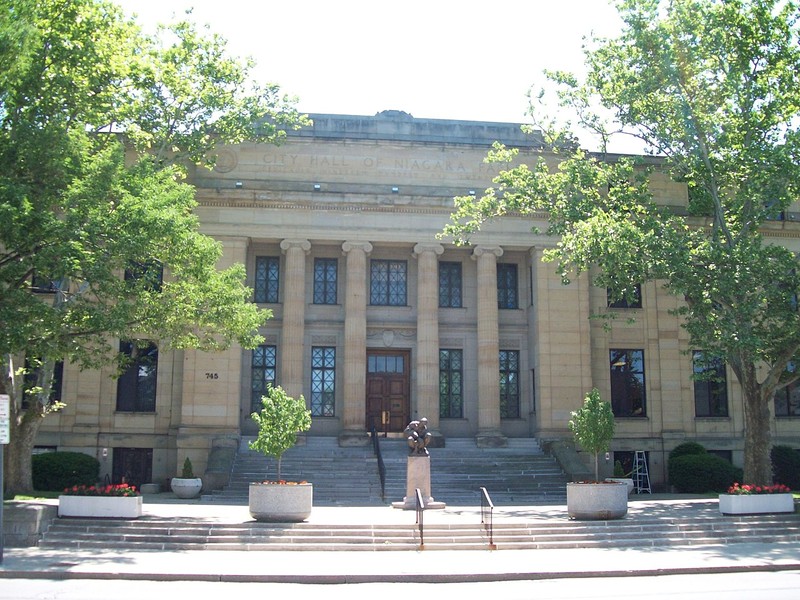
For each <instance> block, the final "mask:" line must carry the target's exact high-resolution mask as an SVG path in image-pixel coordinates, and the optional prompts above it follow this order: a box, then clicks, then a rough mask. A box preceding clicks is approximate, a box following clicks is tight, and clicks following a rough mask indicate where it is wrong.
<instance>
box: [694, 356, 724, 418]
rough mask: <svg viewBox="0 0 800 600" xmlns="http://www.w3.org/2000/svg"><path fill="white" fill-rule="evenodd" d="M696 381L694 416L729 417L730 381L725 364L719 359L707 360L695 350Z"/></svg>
mask: <svg viewBox="0 0 800 600" xmlns="http://www.w3.org/2000/svg"><path fill="white" fill-rule="evenodd" d="M692 363H693V364H692V367H693V370H694V374H695V376H696V379H695V380H694V415H695V416H696V417H727V416H728V379H727V376H726V372H725V363H724V362H722V360H720V359H719V358H715V359H707V358H705V357H704V356H703V353H702V352H700V351H698V350H695V351H694V353H693V354H692Z"/></svg>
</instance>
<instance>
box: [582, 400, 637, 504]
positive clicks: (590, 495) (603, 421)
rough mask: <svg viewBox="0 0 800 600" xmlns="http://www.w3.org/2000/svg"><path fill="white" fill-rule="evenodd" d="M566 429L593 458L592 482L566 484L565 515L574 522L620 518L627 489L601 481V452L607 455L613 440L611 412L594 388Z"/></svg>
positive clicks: (625, 501)
mask: <svg viewBox="0 0 800 600" xmlns="http://www.w3.org/2000/svg"><path fill="white" fill-rule="evenodd" d="M570 416H571V417H572V418H571V419H570V421H569V430H570V431H571V432H572V435H573V436H575V441H576V442H577V443H578V444H579V445H580V446H581V448H583V449H584V450H585V451H586V452H589V453H591V454H593V455H594V478H595V481H593V482H577V483H568V484H567V512H568V514H569V516H570V517H571V518H573V519H619V518H622V517H624V516H625V515H626V514H627V513H628V486H627V485H626V484H624V483H619V482H616V481H606V482H603V481H600V453H601V452H608V449H609V447H610V445H611V440H612V438H613V437H614V413H613V412H612V410H611V405H610V404H609V403H608V402H603V401H602V400H601V399H600V392H599V391H598V390H597V389H596V388H595V389H592V391H591V392H589V393H588V394H587V395H586V398H585V399H584V403H583V406H582V407H581V408H580V410H577V411H573V412H572V413H571V415H570Z"/></svg>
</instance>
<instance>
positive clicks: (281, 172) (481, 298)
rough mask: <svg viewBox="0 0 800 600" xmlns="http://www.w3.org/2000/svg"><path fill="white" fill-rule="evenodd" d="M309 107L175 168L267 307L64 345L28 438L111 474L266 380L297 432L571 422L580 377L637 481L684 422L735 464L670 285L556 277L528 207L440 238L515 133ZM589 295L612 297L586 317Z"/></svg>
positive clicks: (185, 435)
mask: <svg viewBox="0 0 800 600" xmlns="http://www.w3.org/2000/svg"><path fill="white" fill-rule="evenodd" d="M311 117H312V119H313V121H314V124H313V126H311V127H307V128H304V129H302V130H300V131H297V132H291V133H289V135H288V138H287V140H286V142H285V143H283V144H282V145H280V146H271V145H256V144H241V145H238V146H233V147H225V148H223V149H222V151H221V152H220V155H219V159H218V161H217V164H216V167H215V168H214V169H213V170H212V171H207V170H201V169H198V170H196V171H194V172H192V173H191V174H190V181H191V183H192V184H193V185H194V186H195V187H196V189H197V201H198V203H199V207H198V208H197V216H198V217H199V220H200V223H201V229H202V231H203V232H204V233H206V234H208V235H209V236H212V237H214V238H215V239H216V240H218V241H219V242H220V243H221V244H222V247H223V249H224V257H223V261H222V262H223V264H222V265H221V266H223V267H224V266H227V265H230V264H233V263H242V264H244V265H246V268H247V278H248V281H247V283H248V285H249V286H250V287H252V288H253V290H254V298H253V299H254V301H255V302H256V303H258V305H259V306H261V307H263V308H268V309H270V310H271V311H272V313H273V316H272V318H271V319H269V320H268V321H267V322H266V323H265V325H264V326H263V328H262V330H261V334H262V335H263V337H264V342H263V344H262V345H260V346H259V347H258V348H256V349H254V350H243V349H241V348H238V347H234V348H231V349H230V350H228V351H226V352H221V353H216V354H207V353H202V352H197V351H166V350H165V351H159V349H158V347H157V346H155V345H153V346H152V347H151V348H150V349H149V351H147V352H142V353H140V355H139V357H138V359H137V364H135V365H134V366H133V367H132V368H131V369H129V370H128V372H127V373H125V374H124V375H123V376H122V377H121V378H119V379H117V378H115V377H114V373H113V370H112V369H111V368H109V369H106V370H102V371H83V372H82V371H80V370H79V369H77V368H73V367H71V366H70V365H65V366H64V369H63V372H62V373H61V374H60V381H59V382H58V385H59V390H58V392H59V393H60V396H61V399H62V400H63V401H64V402H65V403H66V404H67V407H66V408H65V409H64V410H63V411H62V412H60V413H57V414H55V415H52V416H51V417H48V418H47V419H46V420H45V421H44V424H43V427H42V429H41V432H40V434H39V437H38V439H37V445H38V446H39V448H40V449H42V450H44V449H59V450H77V451H82V452H86V453H89V454H92V455H94V456H97V457H98V458H99V459H100V461H101V465H102V467H101V468H102V474H103V475H108V476H109V477H111V478H112V479H113V480H114V481H119V480H120V479H121V478H122V477H126V478H127V479H129V480H132V481H134V482H135V483H146V482H149V481H156V482H163V481H164V480H165V479H167V478H169V477H172V476H174V475H176V474H177V473H178V471H179V467H180V465H181V464H182V463H183V460H184V458H185V457H186V456H189V457H190V458H191V460H192V462H193V464H194V468H195V472H196V474H198V475H203V474H204V473H205V471H206V468H207V465H208V461H209V456H211V455H212V453H213V451H214V449H215V448H218V447H231V446H233V445H236V444H237V443H238V441H239V440H240V438H241V437H242V436H252V435H254V434H255V428H254V425H253V422H252V421H251V419H250V414H251V412H252V411H254V410H258V409H259V408H260V397H261V395H262V394H263V393H264V392H265V390H266V387H267V385H268V384H276V385H281V386H282V387H283V388H285V389H286V390H287V391H288V392H289V393H290V394H291V395H294V396H298V395H300V394H302V395H303V396H304V397H305V399H306V401H307V404H308V407H309V409H310V410H311V413H312V427H311V430H310V431H309V432H308V435H309V436H328V437H335V438H337V439H338V440H339V443H340V444H341V445H354V444H365V443H367V442H368V441H369V433H370V431H372V430H373V429H374V430H375V431H376V432H378V433H381V434H382V433H386V434H388V435H392V434H399V433H400V432H402V430H403V429H404V427H405V426H406V425H407V423H408V422H409V421H410V420H412V419H418V418H422V417H426V418H427V419H428V421H429V428H430V429H431V430H432V431H433V432H434V435H435V441H436V443H439V444H446V443H447V440H448V439H449V438H471V439H474V440H475V443H476V444H477V445H479V446H488V447H492V446H499V445H500V446H501V445H504V444H505V443H506V442H507V440H508V439H509V438H536V439H538V440H540V441H541V442H543V443H544V442H549V441H554V440H570V439H571V436H570V434H569V432H568V429H567V422H568V420H569V416H570V412H571V411H573V410H575V409H577V408H578V407H579V406H580V405H581V404H582V402H583V398H584V396H585V394H586V393H587V392H588V391H589V390H590V389H591V388H592V387H597V388H599V390H600V392H601V395H602V397H603V399H605V400H609V401H610V402H611V403H612V407H613V410H614V413H615V415H616V422H617V428H616V436H615V439H614V442H613V444H612V450H613V458H619V459H624V460H625V461H630V457H631V456H632V454H633V453H634V452H636V451H643V452H645V453H646V456H647V459H648V461H649V471H650V477H651V480H652V482H653V485H654V486H659V485H663V484H664V483H665V463H666V456H667V454H668V453H669V451H670V450H671V449H672V448H674V447H675V446H676V445H677V444H679V443H681V442H684V441H689V440H692V441H698V442H700V443H702V444H703V445H705V446H706V447H707V448H708V449H709V450H711V451H715V452H718V453H720V454H722V455H723V456H726V457H728V458H730V459H732V460H733V462H734V463H735V464H738V465H740V466H741V464H742V448H743V426H744V415H743V408H742V401H741V393H740V389H739V386H738V384H737V383H736V381H735V379H734V377H733V375H732V373H731V372H730V371H726V369H725V367H724V365H719V368H718V370H719V375H720V376H721V380H719V381H694V380H693V379H692V374H693V372H694V369H695V366H694V361H693V352H694V351H699V350H700V349H693V348H690V347H689V346H688V341H687V335H686V333H685V332H684V331H683V330H682V329H681V327H680V325H679V321H678V319H677V318H676V317H675V316H673V314H672V312H671V311H672V310H673V309H675V308H677V307H678V302H679V300H678V299H677V298H675V297H674V296H671V295H668V294H666V293H665V292H664V291H663V290H662V289H661V287H660V286H659V285H658V284H657V283H647V284H644V285H642V287H641V290H640V294H639V295H638V298H637V299H636V301H634V302H630V303H628V304H624V303H620V304H616V305H611V306H610V307H609V300H608V295H607V291H606V289H604V288H597V287H594V286H592V285H591V283H590V277H589V276H588V275H586V274H584V275H582V276H580V277H578V278H576V279H575V280H574V281H573V282H572V283H571V284H569V285H563V284H562V282H561V279H560V277H559V276H558V275H557V274H556V272H555V268H554V266H553V265H552V264H549V263H543V262H542V254H543V252H544V251H545V250H546V249H548V248H551V247H553V245H554V244H555V242H556V240H555V239H553V238H550V237H547V236H545V235H544V234H541V233H535V232H534V231H537V230H538V231H544V230H546V219H547V215H546V214H538V215H533V216H530V215H528V216H525V217H522V216H513V215H512V216H508V217H504V218H503V219H501V220H498V221H496V222H492V223H490V224H488V225H487V226H486V227H485V228H484V229H483V230H482V231H481V232H480V233H479V234H478V235H475V236H474V238H473V239H472V240H471V243H470V245H467V246H456V245H454V244H453V243H451V242H449V241H448V240H446V239H440V237H439V235H438V234H440V232H441V231H442V229H443V227H444V226H445V225H446V224H447V223H448V222H449V220H450V215H451V212H452V210H453V197H454V196H460V195H469V194H477V195H480V194H481V193H482V191H483V190H484V189H485V188H486V187H487V186H489V185H491V180H492V177H493V176H494V175H495V174H496V173H497V172H498V171H499V170H500V168H501V166H500V165H494V164H487V163H486V162H484V158H485V156H486V153H487V151H488V150H489V149H490V147H491V145H492V143H493V142H495V141H501V142H503V143H505V144H507V145H508V146H512V147H517V148H519V149H520V154H519V158H518V160H520V161H527V162H531V163H532V162H533V161H536V160H537V159H538V158H539V156H540V151H541V147H540V140H539V139H538V138H537V137H536V136H533V135H526V134H523V133H522V132H521V130H520V127H519V125H517V124H506V123H484V122H466V121H448V120H431V119H415V118H413V117H412V116H410V115H408V114H406V113H402V112H399V111H386V112H383V113H379V114H377V115H375V116H370V117H366V116H342V115H325V114H319V115H311ZM545 156H547V155H546V154H545ZM550 159H551V160H553V161H554V160H555V157H550ZM645 160H646V161H648V162H650V164H651V166H652V167H653V174H652V191H653V193H654V195H655V199H656V201H657V202H658V203H659V204H662V205H664V206H668V207H671V208H672V209H674V210H675V211H678V212H679V213H681V212H682V213H683V214H685V209H686V205H687V188H686V186H685V185H684V184H681V183H676V182H674V181H672V180H671V179H670V178H669V176H668V175H667V173H666V170H664V169H662V168H661V165H660V164H659V162H658V160H657V159H653V158H647V159H645ZM793 208H794V209H795V210H800V209H798V207H797V206H795V207H793ZM795 217H797V213H787V214H786V215H782V218H780V219H776V220H774V221H770V222H768V223H766V225H765V235H766V236H768V237H769V238H770V239H771V241H773V242H775V243H781V244H785V245H786V246H788V247H791V248H792V249H794V250H795V251H800V224H799V223H796V222H794V218H795ZM534 228H536V229H534ZM606 310H611V311H614V312H617V313H619V315H618V316H619V317H621V318H617V319H615V320H613V321H611V322H610V324H606V323H602V322H599V321H597V320H593V319H591V318H590V316H591V315H592V314H595V313H598V312H602V311H606ZM121 347H122V348H123V350H124V345H122V346H121ZM772 412H773V420H772V428H773V431H772V433H773V436H774V440H775V442H776V443H787V444H792V445H795V446H796V445H797V443H796V440H797V439H798V436H799V434H800V419H798V418H797V417H799V416H800V390H798V389H789V390H784V391H783V392H781V393H779V395H778V398H777V399H776V401H775V403H774V406H772ZM606 468H610V467H608V466H607V467H606Z"/></svg>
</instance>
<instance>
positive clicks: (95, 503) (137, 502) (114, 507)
mask: <svg viewBox="0 0 800 600" xmlns="http://www.w3.org/2000/svg"><path fill="white" fill-rule="evenodd" d="M58 516H59V517H100V518H107V519H111V518H115V519H138V518H139V517H141V516H142V497H141V496H59V497H58Z"/></svg>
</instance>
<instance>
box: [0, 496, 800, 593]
mask: <svg viewBox="0 0 800 600" xmlns="http://www.w3.org/2000/svg"><path fill="white" fill-rule="evenodd" d="M165 496H168V495H167V494H160V495H159V496H154V497H152V498H148V497H146V498H145V503H144V512H145V514H146V515H150V516H159V517H165V518H179V517H180V518H190V519H192V520H200V521H208V522H227V523H238V522H247V521H250V520H251V518H250V515H249V513H248V510H247V507H246V506H225V505H217V504H202V503H199V502H196V501H195V502H192V501H172V500H171V499H165V498H164V497H165ZM715 511H717V503H716V502H715V501H709V500H696V499H681V498H678V499H676V498H674V497H671V498H666V497H665V498H660V497H657V496H653V497H652V498H651V497H646V499H643V500H640V499H638V498H636V497H632V499H631V501H630V502H629V513H628V517H627V518H628V519H635V518H636V516H637V515H647V516H659V515H660V516H664V517H676V516H679V515H695V516H698V517H700V516H702V515H704V514H711V513H714V512H715ZM424 518H425V524H426V525H428V524H444V523H459V522H468V523H473V524H474V523H476V522H477V523H479V522H480V508H479V507H469V506H458V507H447V508H446V509H444V510H436V511H434V510H431V511H427V512H426V513H425V516H424ZM565 519H566V506H550V505H548V506H509V507H502V508H501V507H498V508H495V511H494V522H495V523H499V522H502V521H504V520H508V521H515V522H525V521H546V520H559V521H563V520H565ZM414 521H415V513H414V512H413V511H403V510H398V509H394V508H391V507H388V506H387V507H346V508H338V507H314V510H313V512H312V515H311V517H310V518H309V522H312V523H320V524H328V525H330V524H357V523H372V524H393V523H398V524H399V523H402V524H409V523H411V524H413V523H414ZM753 570H763V571H775V570H800V543H780V544H764V543H750V542H744V543H739V544H729V545H718V546H704V547H686V546H684V547H663V548H659V547H648V548H625V549H619V548H616V549H611V548H600V549H569V550H502V549H501V550H497V551H490V550H454V551H443V550H429V551H386V552H381V551H375V552H369V551H363V550H359V551H352V552H350V551H335V552H334V551H329V552H317V551H266V552H255V551H251V552H247V551H215V550H202V551H186V552H157V551H140V552H125V551H122V550H120V551H118V552H98V551H91V550H79V551H75V550H63V551H61V550H42V549H39V548H6V549H5V553H4V559H3V564H2V565H0V578H12V577H13V578H48V579H67V578H75V579H78V578H83V579H146V580H161V581H175V580H197V581H261V582H293V583H363V582H392V581H410V580H413V581H418V582H458V581H497V580H513V579H552V578H563V577H592V576H603V577H608V576H635V575H665V574H673V573H697V572H705V573H711V572H736V571H753Z"/></svg>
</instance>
